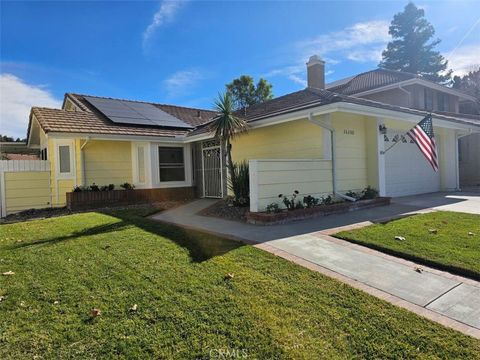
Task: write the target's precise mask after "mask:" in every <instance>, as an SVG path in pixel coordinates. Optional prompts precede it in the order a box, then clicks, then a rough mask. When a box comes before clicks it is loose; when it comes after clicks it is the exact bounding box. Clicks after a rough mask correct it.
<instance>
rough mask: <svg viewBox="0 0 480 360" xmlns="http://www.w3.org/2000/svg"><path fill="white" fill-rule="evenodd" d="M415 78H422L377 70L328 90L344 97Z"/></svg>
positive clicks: (399, 72)
mask: <svg viewBox="0 0 480 360" xmlns="http://www.w3.org/2000/svg"><path fill="white" fill-rule="evenodd" d="M415 78H421V77H420V76H418V75H415V74H410V73H406V72H401V71H395V70H387V69H375V70H371V71H367V72H364V73H361V74H358V75H356V76H354V77H352V78H350V79H349V80H348V81H346V82H345V83H343V84H339V85H335V84H333V85H334V86H330V87H328V86H327V89H328V90H330V91H333V92H336V93H339V94H343V95H353V94H358V93H361V92H364V91H368V90H372V89H376V88H379V87H382V86H387V85H391V84H395V83H398V82H401V81H405V80H410V79H415Z"/></svg>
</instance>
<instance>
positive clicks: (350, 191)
mask: <svg viewBox="0 0 480 360" xmlns="http://www.w3.org/2000/svg"><path fill="white" fill-rule="evenodd" d="M345 195H347V196H350V197H352V198H354V199H360V198H361V197H362V195H361V194H359V193H357V192H355V191H353V190H348V191H347V192H346V193H345Z"/></svg>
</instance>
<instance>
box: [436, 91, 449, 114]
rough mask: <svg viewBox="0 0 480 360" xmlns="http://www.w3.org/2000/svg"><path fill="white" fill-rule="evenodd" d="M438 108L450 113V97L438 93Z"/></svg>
mask: <svg viewBox="0 0 480 360" xmlns="http://www.w3.org/2000/svg"><path fill="white" fill-rule="evenodd" d="M437 107H438V110H439V111H448V96H447V95H445V94H444V93H441V92H439V93H437Z"/></svg>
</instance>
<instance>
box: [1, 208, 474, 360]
mask: <svg viewBox="0 0 480 360" xmlns="http://www.w3.org/2000/svg"><path fill="white" fill-rule="evenodd" d="M439 230H441V229H439ZM0 232H1V234H0V273H5V272H9V271H12V272H14V273H15V274H14V275H4V276H1V275H0V289H1V290H0V291H1V293H0V295H1V296H2V297H3V298H2V301H1V302H0V358H1V359H23V358H29V359H31V358H82V359H84V358H99V359H100V358H102V359H103V358H129V359H131V358H139V359H146V358H155V359H160V358H176V359H194V358H235V357H233V356H231V355H232V354H234V355H235V356H237V357H236V358H242V357H240V356H244V355H246V356H247V358H252V359H253V358H259V359H268V358H270V359H280V358H296V359H300V358H305V359H325V358H326V359H330V358H382V359H386V358H392V359H393V358H395V359H398V358H429V359H430V358H464V359H474V358H480V341H478V340H475V339H473V338H470V337H468V336H465V335H463V334H461V333H458V332H456V331H453V330H450V329H447V328H445V327H443V326H441V325H438V324H436V323H433V322H430V321H428V320H426V319H424V318H421V317H419V316H417V315H415V314H413V313H410V312H408V311H406V310H403V309H400V308H397V307H395V306H393V305H391V304H388V303H386V302H384V301H382V300H379V299H377V298H374V297H372V296H370V295H367V294H365V293H363V292H361V291H358V290H356V289H353V288H351V287H349V286H347V285H344V284H342V283H340V282H338V281H336V280H333V279H330V278H328V277H325V276H323V275H321V274H318V273H315V272H312V271H310V270H307V269H305V268H302V267H300V266H297V265H295V264H293V263H290V262H288V261H286V260H283V259H280V258H277V257H275V256H273V255H271V254H269V253H266V252H263V251H261V250H259V249H256V248H254V247H251V246H242V245H241V244H240V243H236V242H231V241H227V240H223V239H220V238H216V237H213V236H211V235H205V234H200V233H196V232H192V231H187V230H182V229H178V228H175V227H171V226H166V225H162V224H159V223H155V222H153V221H150V220H148V219H145V218H142V217H140V216H138V210H137V213H134V212H132V211H117V212H112V213H111V214H110V215H107V214H100V213H83V214H77V215H70V216H64V217H59V218H52V219H46V220H37V221H30V222H24V223H17V224H9V225H2V226H0ZM228 274H230V275H228ZM134 304H136V305H137V307H136V310H135V309H132V308H133V307H134ZM92 308H97V309H99V310H100V311H101V315H100V316H97V317H92V315H91V309H92ZM221 353H222V354H223V355H224V356H223V357H221V356H220V354H221ZM227 354H230V357H227V356H226V355H227Z"/></svg>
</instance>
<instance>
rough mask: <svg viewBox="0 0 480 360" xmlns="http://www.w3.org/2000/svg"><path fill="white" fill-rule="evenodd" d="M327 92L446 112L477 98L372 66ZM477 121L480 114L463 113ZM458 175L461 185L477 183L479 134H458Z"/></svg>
mask: <svg viewBox="0 0 480 360" xmlns="http://www.w3.org/2000/svg"><path fill="white" fill-rule="evenodd" d="M326 88H327V89H328V90H330V91H334V92H336V93H340V94H343V95H349V96H353V97H359V98H364V99H370V100H374V101H379V102H382V103H386V104H392V105H398V106H402V107H406V108H413V109H419V110H427V111H432V112H435V113H441V114H445V115H453V114H460V113H461V110H460V109H461V106H460V104H466V103H468V102H474V101H475V100H476V99H475V98H474V97H472V96H470V95H468V94H465V93H463V92H461V91H458V90H456V89H452V88H449V87H446V86H442V85H439V84H436V83H434V82H431V81H428V80H425V79H423V78H422V77H421V76H419V75H415V74H410V73H405V72H400V71H392V70H386V69H375V70H372V71H368V72H365V73H361V74H358V75H356V76H352V77H349V78H345V79H342V80H338V81H335V82H332V83H330V84H327V85H326ZM462 117H468V118H470V119H472V121H478V122H480V116H478V115H467V114H462ZM458 158H459V178H460V184H461V185H462V186H469V185H480V133H473V134H469V135H466V136H464V135H463V136H462V137H459V142H458Z"/></svg>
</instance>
